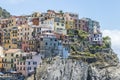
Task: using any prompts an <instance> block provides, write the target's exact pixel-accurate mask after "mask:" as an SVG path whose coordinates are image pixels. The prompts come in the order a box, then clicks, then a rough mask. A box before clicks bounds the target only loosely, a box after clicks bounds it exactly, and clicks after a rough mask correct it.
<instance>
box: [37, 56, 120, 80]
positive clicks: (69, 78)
mask: <svg viewBox="0 0 120 80" xmlns="http://www.w3.org/2000/svg"><path fill="white" fill-rule="evenodd" d="M36 71H37V72H36V79H37V80H120V65H119V64H118V65H116V66H115V65H114V66H105V67H103V68H99V67H97V66H94V65H93V64H88V63H85V62H83V61H81V60H75V59H60V58H57V59H55V60H53V61H51V63H49V64H48V63H44V64H42V65H40V66H39V67H38V69H37V70H36Z"/></svg>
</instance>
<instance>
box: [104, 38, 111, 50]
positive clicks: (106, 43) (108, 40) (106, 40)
mask: <svg viewBox="0 0 120 80" xmlns="http://www.w3.org/2000/svg"><path fill="white" fill-rule="evenodd" d="M103 46H104V47H105V48H111V38H110V37H109V36H106V37H103Z"/></svg>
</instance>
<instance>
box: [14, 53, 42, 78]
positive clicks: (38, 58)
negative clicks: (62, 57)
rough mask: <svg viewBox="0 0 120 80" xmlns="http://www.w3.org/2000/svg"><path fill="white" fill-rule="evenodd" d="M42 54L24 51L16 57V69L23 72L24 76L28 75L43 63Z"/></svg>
mask: <svg viewBox="0 0 120 80" xmlns="http://www.w3.org/2000/svg"><path fill="white" fill-rule="evenodd" d="M43 57H44V56H42V55H41V54H37V53H36V52H29V53H23V54H22V55H21V56H20V57H18V58H17V59H16V69H17V72H18V73H22V74H23V75H24V76H28V75H30V74H31V73H33V72H34V71H35V70H36V68H37V66H38V65H40V64H41V63H42V58H43Z"/></svg>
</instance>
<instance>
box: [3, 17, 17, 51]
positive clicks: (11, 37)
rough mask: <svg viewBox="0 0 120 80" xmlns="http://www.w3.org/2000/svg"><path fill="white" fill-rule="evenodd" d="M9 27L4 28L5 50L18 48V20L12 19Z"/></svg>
mask: <svg viewBox="0 0 120 80" xmlns="http://www.w3.org/2000/svg"><path fill="white" fill-rule="evenodd" d="M8 22H9V23H8V24H7V27H5V28H3V31H4V34H3V42H4V43H3V47H4V48H5V49H11V48H13V49H15V48H17V27H16V18H15V17H11V18H9V19H8Z"/></svg>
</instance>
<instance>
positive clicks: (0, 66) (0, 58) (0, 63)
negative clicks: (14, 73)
mask: <svg viewBox="0 0 120 80" xmlns="http://www.w3.org/2000/svg"><path fill="white" fill-rule="evenodd" d="M2 59H3V57H0V70H1V69H2V68H3V62H2Z"/></svg>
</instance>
